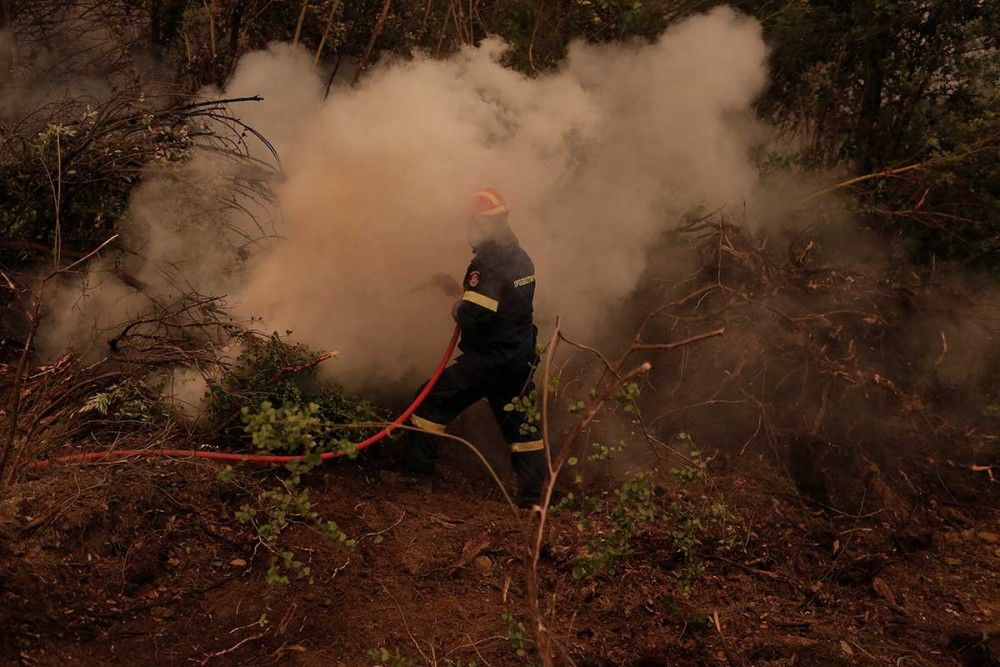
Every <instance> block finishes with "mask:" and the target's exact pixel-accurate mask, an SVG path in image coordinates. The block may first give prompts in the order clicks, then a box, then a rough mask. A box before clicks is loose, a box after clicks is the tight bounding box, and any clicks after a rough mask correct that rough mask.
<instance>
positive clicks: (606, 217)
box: [50, 8, 767, 386]
mask: <svg viewBox="0 0 1000 667" xmlns="http://www.w3.org/2000/svg"><path fill="white" fill-rule="evenodd" d="M503 55H504V45H503V44H502V43H501V42H499V41H498V40H495V39H489V40H486V41H484V42H483V43H482V44H481V45H479V46H478V47H466V48H464V49H463V50H461V51H460V52H459V53H457V54H456V55H454V56H453V57H450V58H448V59H446V60H437V59H432V58H429V57H417V58H414V59H412V60H409V61H405V62H394V63H390V64H386V65H383V66H380V67H378V68H376V69H374V70H373V71H372V72H370V74H369V75H368V76H367V77H366V78H365V80H364V81H363V82H362V83H361V85H359V86H358V87H356V88H352V89H334V90H333V91H332V92H331V93H330V95H329V96H328V97H327V98H326V99H325V100H324V99H323V92H324V86H323V81H322V78H321V73H320V72H317V71H316V70H314V69H313V67H312V61H311V58H310V57H308V56H307V55H306V54H305V52H303V51H300V50H299V49H297V48H296V47H293V46H290V45H287V44H275V45H272V46H271V47H270V48H269V49H267V50H266V51H263V52H257V53H253V54H250V55H248V56H246V57H245V58H244V59H243V60H242V61H241V62H240V64H239V66H238V68H237V69H236V71H235V73H234V76H233V77H232V80H231V81H230V83H229V85H228V86H227V87H226V90H225V91H224V94H225V95H226V96H227V97H239V96H249V95H258V94H259V95H261V96H262V97H263V98H264V101H263V102H261V103H259V104H251V105H246V106H242V107H240V109H239V112H240V114H241V118H242V119H243V120H244V121H246V122H247V123H248V124H249V125H251V126H253V127H254V128H256V129H257V130H259V131H260V132H261V133H263V135H265V136H266V137H268V139H269V140H270V141H271V142H273V144H274V146H275V148H276V149H277V151H278V154H279V156H280V159H281V164H282V168H283V174H284V178H283V179H282V182H281V183H280V184H279V185H278V187H277V202H276V209H275V211H274V212H273V213H274V217H275V218H276V219H280V222H279V223H277V227H276V230H275V231H276V232H277V234H278V236H280V239H279V240H275V241H273V242H269V243H268V246H267V248H266V249H264V250H259V249H258V250H253V251H252V254H251V256H250V259H249V260H248V261H246V262H245V263H241V264H240V265H239V266H240V268H239V269H234V268H232V267H233V266H234V264H233V258H232V256H231V255H229V254H227V253H231V251H232V248H233V247H234V243H233V242H232V239H231V238H229V239H228V240H227V238H228V237H227V236H226V235H227V234H230V233H231V232H228V231H227V232H218V231H217V229H216V228H215V227H212V229H213V230H216V231H214V232H213V233H218V235H219V236H218V239H216V240H212V239H210V238H208V236H209V235H208V234H207V233H206V231H205V225H204V224H201V225H200V226H199V224H198V222H197V221H192V219H191V217H192V216H191V211H190V210H188V207H187V206H186V205H185V204H184V197H187V198H190V197H193V196H196V195H195V194H192V193H197V192H199V191H202V190H204V189H206V188H210V185H207V184H206V182H208V183H210V181H211V173H212V169H213V168H214V167H218V165H217V164H215V163H213V162H212V161H210V160H209V159H208V158H204V159H201V158H199V159H196V160H195V162H194V163H193V164H191V165H188V166H187V167H185V168H184V169H183V170H182V172H181V173H177V174H173V175H172V176H170V178H167V177H154V178H151V179H148V180H147V182H146V183H145V184H144V185H143V186H142V187H141V188H140V189H139V190H138V191H137V193H136V194H135V196H134V198H133V201H132V205H131V208H130V212H129V215H128V218H129V223H128V224H129V226H130V227H131V229H132V234H131V235H130V237H132V238H135V239H141V240H142V244H143V252H144V253H145V254H146V255H147V256H148V257H150V258H151V259H150V260H149V262H147V264H146V265H145V266H144V267H142V269H141V270H140V271H139V274H140V278H141V279H143V280H145V281H147V282H149V283H150V284H153V285H157V286H159V287H160V288H162V289H172V288H173V287H176V286H173V287H168V286H167V285H166V284H165V283H164V281H163V280H157V278H156V275H158V270H157V269H156V267H157V266H161V265H163V263H169V264H170V265H172V266H176V267H179V268H180V269H181V273H182V274H183V275H185V276H186V279H187V280H189V281H191V283H192V284H193V285H194V286H195V287H197V288H198V289H200V290H202V291H205V292H215V293H219V292H224V293H226V294H227V295H228V301H229V303H230V305H231V306H232V307H234V308H235V309H236V311H237V312H238V313H239V314H241V315H243V316H253V317H258V318H261V319H262V321H263V323H264V325H265V326H266V327H267V328H269V329H273V330H277V331H284V330H286V329H290V330H293V331H294V335H295V338H297V339H298V340H301V341H303V342H305V343H307V344H309V345H311V346H314V347H316V348H319V349H324V350H328V349H336V350H339V351H340V356H339V359H338V360H337V361H336V362H331V364H328V365H329V366H331V370H333V371H334V372H335V373H336V375H337V377H338V379H340V380H342V381H344V382H346V383H348V384H351V385H354V386H374V385H375V384H384V383H391V382H396V381H399V380H406V381H412V380H413V379H415V378H416V377H417V376H419V375H420V374H421V373H424V372H426V370H427V369H428V368H429V367H430V366H431V365H432V364H433V360H434V359H435V357H436V355H437V353H438V351H439V349H440V347H441V346H442V345H443V344H444V341H445V340H446V339H447V334H448V331H449V329H450V327H451V326H452V324H451V321H450V318H449V315H448V313H449V306H450V303H449V299H448V298H447V297H445V296H444V295H442V294H440V293H438V292H437V291H435V290H434V289H433V288H432V287H430V286H429V284H428V280H429V277H430V276H432V275H433V274H435V273H437V272H442V271H443V272H447V273H450V274H452V275H455V276H456V277H457V278H461V275H462V272H463V270H464V268H465V266H466V264H467V262H468V260H469V258H470V251H469V248H468V246H467V245H466V243H465V232H464V221H465V215H466V212H467V208H468V205H469V198H470V195H471V193H472V192H473V191H474V190H475V189H477V188H479V187H483V186H488V187H493V188H496V189H497V190H499V191H500V192H501V193H503V194H504V196H505V197H506V199H507V200H508V203H509V206H510V208H511V210H512V213H511V224H512V227H513V229H514V230H515V232H516V233H517V234H518V236H519V237H520V239H521V242H522V244H523V245H524V246H525V248H526V249H527V250H528V252H529V253H530V254H531V255H532V257H533V259H534V261H535V264H536V269H537V271H536V273H537V276H538V299H537V300H538V303H537V307H538V320H539V322H540V324H541V326H542V328H543V330H544V329H545V327H546V325H547V324H551V322H552V321H553V320H554V318H555V316H556V315H559V316H561V317H562V318H563V321H564V323H565V326H566V327H568V328H569V329H570V330H571V331H573V332H574V333H575V334H576V335H579V336H584V337H585V336H587V335H589V334H590V333H591V332H593V331H594V330H596V329H597V327H599V326H600V324H601V322H602V320H603V319H604V318H609V317H614V314H615V310H616V308H618V307H619V305H620V304H621V302H622V301H623V300H624V299H625V298H626V297H627V296H628V295H629V294H630V293H631V292H632V290H633V289H634V288H635V287H636V285H637V281H638V280H639V278H640V276H641V274H642V272H643V270H644V267H645V257H646V251H647V249H648V247H649V246H650V245H651V244H652V243H654V242H656V241H657V240H658V239H659V236H660V234H661V233H662V230H663V229H664V227H665V225H667V224H669V223H670V222H672V221H675V220H677V219H678V218H679V217H680V216H681V215H683V214H684V213H685V212H687V211H689V210H691V209H692V208H694V207H697V206H711V207H713V208H715V207H718V206H733V207H739V210H741V211H742V210H744V209H746V210H748V211H749V212H750V213H749V214H748V218H749V219H750V220H753V219H754V210H755V209H754V205H755V204H754V202H755V201H758V200H760V198H759V197H758V193H757V189H758V176H757V170H756V169H755V168H754V166H753V164H752V163H751V160H750V149H751V146H752V141H753V137H754V135H755V134H756V132H757V128H756V127H755V124H754V121H753V118H752V112H751V104H752V103H753V101H754V99H755V98H756V97H757V96H758V95H759V93H760V92H761V90H762V88H763V86H764V84H765V82H766V74H767V69H766V58H767V49H766V47H765V45H764V42H763V39H762V35H761V28H760V25H759V24H758V23H757V22H756V21H754V20H752V19H749V18H746V17H743V16H741V15H739V14H737V13H736V12H734V11H733V10H731V9H728V8H719V9H715V10H713V11H711V12H710V13H707V14H703V15H699V16H696V17H693V18H690V19H688V20H686V21H684V22H682V23H679V24H677V25H676V26H674V27H673V28H671V29H670V30H668V31H667V32H666V33H665V34H663V35H662V36H661V37H660V38H659V39H658V40H657V41H655V42H654V43H641V44H639V43H637V44H630V45H608V46H594V45H586V44H580V43H578V44H575V45H573V46H572V47H571V48H570V50H569V53H568V54H567V57H566V59H565V61H564V63H563V64H562V65H561V66H560V67H559V68H558V69H557V70H556V71H554V72H552V73H548V74H543V75H540V76H537V77H534V78H529V77H526V76H524V75H522V74H520V73H517V72H515V71H513V70H511V69H509V68H507V67H505V66H504V65H503ZM260 148H261V157H265V156H264V155H263V147H260ZM220 215H224V216H225V217H226V219H227V221H226V229H227V230H231V229H240V228H243V229H247V228H249V227H250V225H251V222H250V221H249V220H247V219H244V218H243V217H241V214H240V213H239V212H238V211H234V210H229V211H225V212H223V213H220ZM114 292H115V294H114V296H113V298H108V297H105V298H97V300H96V302H95V303H94V304H92V305H93V306H98V305H99V306H100V307H91V306H86V305H80V304H79V302H78V301H76V300H73V301H72V303H73V305H74V308H72V309H65V308H64V310H63V313H64V314H65V315H64V317H62V318H60V323H59V330H58V331H56V332H55V333H53V334H51V337H50V340H51V341H58V342H65V341H66V340H72V339H74V338H78V337H79V335H80V333H81V332H82V331H84V330H88V329H89V327H90V325H89V324H86V325H81V322H89V320H87V318H88V317H90V318H93V317H94V314H95V313H98V314H99V315H100V317H101V319H103V320H105V321H107V320H108V318H109V317H111V316H110V315H109V313H112V312H113V313H115V315H116V316H122V315H124V314H125V313H126V312H128V311H129V310H130V309H132V308H138V307H139V306H138V302H133V301H130V297H128V295H127V294H125V292H127V290H125V289H124V288H121V289H119V288H114ZM107 294H109V295H110V294H111V292H110V291H109V292H107ZM112 302H113V304H114V307H112V305H113V304H112ZM68 304H69V301H67V302H66V304H65V305H68ZM130 304H131V305H130ZM60 331H61V332H62V333H60ZM67 332H73V333H71V334H70V333H67Z"/></svg>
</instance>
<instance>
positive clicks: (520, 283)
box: [514, 274, 535, 287]
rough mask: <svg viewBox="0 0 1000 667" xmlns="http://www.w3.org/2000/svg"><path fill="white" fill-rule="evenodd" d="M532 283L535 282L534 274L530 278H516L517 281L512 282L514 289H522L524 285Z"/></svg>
mask: <svg viewBox="0 0 1000 667" xmlns="http://www.w3.org/2000/svg"><path fill="white" fill-rule="evenodd" d="M533 282H535V276H534V274H532V275H530V276H525V277H523V278H518V279H517V280H515V281H514V287H524V286H525V285H530V284H531V283H533Z"/></svg>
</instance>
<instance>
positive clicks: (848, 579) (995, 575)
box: [0, 462, 1000, 666]
mask: <svg viewBox="0 0 1000 667" xmlns="http://www.w3.org/2000/svg"><path fill="white" fill-rule="evenodd" d="M924 466H925V469H924V472H925V474H926V477H927V478H928V479H936V480H938V483H939V489H938V491H939V492H937V493H934V494H932V495H928V494H925V493H916V494H911V496H906V497H904V496H902V495H901V496H900V497H899V498H897V499H896V500H895V501H894V502H896V503H897V505H896V506H892V504H891V502H887V501H886V498H885V495H886V494H885V493H880V492H879V489H878V488H877V487H878V486H879V481H878V480H868V482H867V486H866V489H868V491H867V492H866V493H867V494H868V497H869V498H870V500H869V502H867V503H864V504H863V505H864V506H862V507H860V508H859V511H857V512H846V511H842V510H835V509H832V508H829V507H823V506H821V504H820V503H817V502H815V501H809V500H805V499H803V498H801V497H800V496H799V495H798V492H796V491H795V488H794V485H789V484H787V483H786V482H784V481H783V480H782V479H781V477H780V476H778V475H767V474H751V473H749V472H747V471H746V470H744V471H742V472H741V473H739V474H737V473H735V472H729V473H726V472H722V473H719V474H716V475H714V476H713V477H712V483H711V488H710V489H708V488H706V489H702V490H693V489H690V488H686V487H678V486H671V485H666V484H665V485H664V486H658V487H657V488H656V491H655V496H656V500H657V503H658V505H659V506H662V507H669V506H670V504H671V503H673V502H676V501H678V500H684V499H687V500H690V499H691V498H695V499H697V498H698V497H699V496H698V494H699V493H702V492H704V493H707V494H712V498H713V501H714V500H715V499H718V500H720V501H721V502H724V503H725V504H726V506H727V507H728V508H729V510H730V511H731V512H732V514H733V515H734V516H735V517H738V533H737V535H738V539H737V540H736V541H737V544H736V545H735V548H730V549H728V550H723V549H721V548H717V545H713V544H712V543H711V540H706V541H705V544H703V545H701V547H700V550H699V552H698V553H699V555H698V557H697V559H698V565H700V566H703V567H704V571H703V572H701V573H700V574H697V575H696V576H695V577H694V578H693V580H692V581H693V584H692V586H691V589H690V592H689V593H688V594H685V593H684V591H683V590H682V587H681V583H680V580H679V577H678V572H679V571H680V568H681V567H682V566H683V565H684V564H685V562H686V561H685V559H684V557H683V555H682V554H679V553H678V551H677V549H676V548H675V546H674V542H673V541H672V539H671V531H672V530H673V529H674V528H675V526H672V525H670V521H669V519H663V520H657V521H654V522H653V523H651V524H650V525H648V526H646V527H644V528H643V530H642V532H641V533H640V534H639V535H637V537H636V538H635V539H634V540H633V541H632V544H633V551H634V553H632V554H631V555H629V556H626V557H623V558H621V559H619V560H618V562H617V563H616V564H615V567H614V568H613V569H611V570H608V571H605V572H602V573H600V574H598V575H597V576H595V577H593V578H584V579H576V578H574V577H573V576H572V571H573V563H574V559H575V557H576V556H577V555H578V554H579V550H580V548H581V547H582V546H583V545H584V544H585V543H586V542H587V541H588V539H590V538H591V537H592V534H591V535H588V534H585V533H582V532H581V531H580V530H579V529H578V528H577V525H576V520H575V519H574V517H573V516H571V515H570V514H569V513H567V512H562V513H558V514H556V515H555V516H554V517H553V529H552V532H551V533H550V534H549V537H548V541H547V544H546V547H545V548H544V549H543V553H542V559H541V566H540V569H541V575H542V581H543V589H544V591H543V592H544V595H543V598H544V603H545V606H546V619H545V622H546V624H547V626H548V627H549V628H550V629H551V632H552V633H553V635H554V637H555V638H556V640H557V643H558V645H559V646H560V647H561V648H560V650H561V651H563V654H562V657H561V658H560V661H561V662H563V663H565V664H570V661H572V663H573V664H576V665H716V664H723V665H725V664H731V665H856V664H872V665H875V664H892V665H900V666H902V665H996V664H998V662H997V660H998V656H1000V536H998V532H1000V512H998V507H1000V503H998V497H1000V494H998V493H997V491H998V485H997V484H996V483H993V482H991V481H990V480H989V479H988V478H987V477H986V476H985V475H983V474H981V473H976V472H974V471H969V470H964V469H956V468H952V467H949V466H947V465H946V464H938V463H933V462H927V463H925V464H924ZM445 467H446V468H447V466H445ZM217 470H218V469H217V468H216V467H214V466H211V465H206V464H199V463H191V462H185V463H179V462H163V463H155V464H154V463H148V462H147V463H142V464H110V465H100V466H89V467H60V468H56V469H53V470H50V471H47V472H44V473H40V474H37V475H34V476H33V477H32V478H29V479H27V480H25V481H23V482H21V483H19V484H18V485H17V486H16V487H15V488H14V489H12V490H11V491H12V493H8V494H7V495H6V499H5V500H3V501H2V503H0V600H2V602H0V662H3V663H23V664H39V665H56V664H167V665H188V664H210V665H273V664H279V665H280V664H286V665H372V664H379V661H377V660H373V659H372V658H370V657H369V651H371V650H372V649H381V648H385V649H387V650H388V651H389V652H390V653H391V654H393V655H397V654H398V656H400V658H399V659H398V660H397V661H396V662H392V661H389V662H387V663H386V664H396V665H404V664H415V665H419V664H438V665H458V664H461V665H467V664H469V663H470V662H475V664H477V665H521V664H537V660H536V659H535V657H534V655H533V652H532V645H531V642H530V634H531V633H530V632H529V631H527V630H525V629H524V628H527V627H528V626H529V623H530V621H529V619H528V617H527V615H526V612H525V609H526V605H525V593H524V565H523V561H522V554H523V546H522V545H523V544H524V532H523V527H522V525H521V523H520V519H517V518H515V517H514V516H513V514H512V512H511V510H510V508H509V507H508V506H507V505H505V504H504V503H502V502H500V501H498V500H497V499H495V498H491V496H495V493H491V492H490V491H489V490H488V487H486V486H484V485H482V484H480V482H479V481H478V480H475V481H473V482H468V481H466V482H465V483H463V482H462V481H461V480H463V479H466V478H459V480H460V481H457V482H456V481H455V479H456V477H457V475H456V474H455V473H454V471H452V472H451V475H450V480H451V481H449V476H448V474H446V476H445V477H446V478H445V480H444V481H443V482H442V483H441V484H440V486H441V488H440V489H439V490H437V491H436V492H435V493H434V494H431V495H427V494H424V493H420V492H418V491H415V490H410V489H406V488H401V487H398V486H394V485H391V484H388V483H385V482H381V481H379V480H378V477H377V475H376V474H375V472H374V471H373V470H372V468H371V467H370V465H369V464H364V463H357V462H352V463H340V464H337V465H335V466H331V467H330V468H328V469H325V470H323V471H321V472H320V473H319V474H316V475H315V476H314V478H313V481H312V482H311V484H312V485H313V494H314V501H315V503H316V506H317V509H318V510H319V511H320V513H321V514H322V516H323V517H325V518H331V519H334V520H335V521H337V522H338V523H339V524H340V526H341V527H342V528H343V529H344V530H345V531H346V532H347V533H348V534H349V535H350V536H351V537H353V538H354V539H356V540H357V546H356V548H354V549H353V550H349V549H345V548H343V547H340V546H337V545H336V544H333V543H331V542H330V541H327V540H325V539H324V538H322V537H320V536H319V535H318V534H316V533H314V532H313V531H311V530H309V529H308V528H306V527H294V528H293V529H292V530H291V531H290V532H289V537H290V543H291V544H292V545H294V546H295V547H296V551H297V553H298V554H299V557H300V558H301V559H302V560H304V561H307V562H308V564H309V565H310V567H311V569H312V573H311V577H312V582H309V581H307V580H293V581H292V582H291V583H290V584H288V585H269V584H267V583H266V582H265V575H266V571H267V568H268V566H267V561H268V555H267V554H266V553H265V552H264V550H263V549H262V548H260V547H257V543H256V541H255V539H254V534H253V532H252V531H251V530H249V529H248V528H247V527H245V526H243V525H240V524H238V523H237V522H235V521H234V520H233V514H234V512H235V511H236V510H237V509H238V508H239V505H240V504H241V503H242V502H244V501H245V499H246V497H247V496H246V490H245V487H246V485H254V484H260V483H263V482H266V479H267V476H268V474H272V475H273V474H274V473H263V472H254V473H251V474H249V475H248V476H246V477H245V478H244V477H243V476H239V477H238V478H237V479H236V480H235V481H231V482H222V481H219V480H218V479H217ZM909 477H911V478H912V477H913V475H912V474H911V475H910V476H909ZM592 492H593V493H594V494H596V495H600V491H599V490H593V491H592ZM664 516H669V515H668V514H665V515H664ZM604 529H606V526H605V528H602V527H601V525H597V526H596V527H593V528H590V529H589V530H590V531H591V533H593V531H597V532H600V531H601V530H604ZM687 564H690V563H687ZM508 614H509V615H510V617H507V618H505V617H504V615H508ZM518 623H522V624H523V627H522V626H520V625H518ZM408 661H412V662H408ZM449 661H450V662H449Z"/></svg>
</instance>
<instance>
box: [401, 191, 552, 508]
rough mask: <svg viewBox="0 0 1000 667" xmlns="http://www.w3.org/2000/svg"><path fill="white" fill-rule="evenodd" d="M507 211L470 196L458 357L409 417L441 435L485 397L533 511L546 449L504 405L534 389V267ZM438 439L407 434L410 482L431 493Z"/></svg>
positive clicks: (497, 200) (498, 201) (521, 496)
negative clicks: (469, 256) (468, 249)
mask: <svg viewBox="0 0 1000 667" xmlns="http://www.w3.org/2000/svg"><path fill="white" fill-rule="evenodd" d="M508 212H509V211H508V208H507V205H506V203H505V202H504V200H503V198H502V197H501V196H500V194H499V193H497V192H496V191H495V190H491V189H484V190H480V191H479V192H477V193H476V194H475V196H474V197H473V210H472V213H471V215H470V216H469V220H468V223H467V225H468V227H467V230H468V240H469V245H471V246H472V251H473V257H472V262H471V263H470V264H469V268H468V270H467V271H466V272H465V279H464V281H463V284H462V286H461V289H458V284H457V281H453V282H454V290H453V291H454V293H455V296H456V297H460V299H459V300H458V301H456V303H455V305H454V307H453V309H452V315H453V317H454V318H455V321H456V322H458V325H459V328H460V329H461V339H460V341H459V349H460V350H461V351H462V354H461V355H460V356H459V357H458V358H457V359H455V361H454V362H453V363H452V364H451V365H449V366H448V367H447V368H446V369H445V371H444V374H443V375H442V376H441V379H440V380H439V381H438V383H437V385H436V386H435V387H434V389H433V390H432V391H431V393H430V394H429V395H428V396H427V399H426V400H425V401H424V402H423V404H421V406H420V407H419V408H418V409H417V411H416V412H415V413H414V415H413V416H412V417H411V418H410V421H411V423H412V425H414V426H417V427H419V428H421V429H423V430H425V431H431V432H436V433H443V432H444V430H445V428H446V427H447V426H448V424H449V423H450V422H451V421H452V420H454V419H455V418H456V417H458V415H459V414H460V413H461V412H462V411H463V410H465V409H466V408H468V407H469V406H470V405H472V404H473V403H475V402H477V401H479V400H480V399H482V398H485V399H486V400H487V401H488V402H489V404H490V409H491V410H492V411H493V415H494V416H495V417H496V420H497V422H499V424H500V430H501V431H502V432H503V436H504V439H505V440H506V441H507V444H508V445H509V446H510V454H511V463H512V465H513V468H514V472H515V473H516V475H517V484H518V493H517V502H518V505H519V506H521V507H531V506H532V505H535V504H537V503H538V501H539V497H540V494H541V490H542V485H543V483H544V481H545V477H546V475H545V471H546V468H547V465H546V462H545V451H544V449H545V444H544V442H543V441H542V439H541V436H540V435H539V434H538V432H537V430H535V429H531V428H529V426H530V425H529V424H527V423H525V413H524V412H523V411H518V410H511V409H510V408H509V407H508V406H510V405H511V401H512V400H513V399H514V398H517V397H520V396H528V395H529V394H530V393H531V391H532V390H533V389H534V384H533V382H532V379H531V378H532V374H533V372H534V369H535V367H536V366H537V364H538V353H537V350H536V338H537V334H538V329H537V328H536V327H535V324H534V321H533V318H532V314H533V309H532V301H533V298H534V295H535V267H534V265H533V264H532V262H531V258H530V257H528V254H527V253H526V252H525V251H524V250H523V249H522V248H521V245H520V244H519V243H518V240H517V237H516V236H515V235H514V232H513V230H511V228H510V225H509V224H508V222H507V215H508ZM439 440H440V438H436V437H434V436H433V435H430V434H427V433H419V432H415V431H414V432H411V435H410V452H409V474H410V476H411V480H410V481H411V483H412V484H416V485H420V486H422V487H424V488H425V489H429V488H430V478H431V474H432V473H433V471H434V464H435V460H436V458H437V455H436V451H435V449H436V447H437V445H438V441H439Z"/></svg>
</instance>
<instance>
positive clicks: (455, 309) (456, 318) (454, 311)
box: [451, 299, 462, 322]
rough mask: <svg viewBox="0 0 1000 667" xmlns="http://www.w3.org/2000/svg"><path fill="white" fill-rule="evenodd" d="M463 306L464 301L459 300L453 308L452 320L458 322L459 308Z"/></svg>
mask: <svg viewBox="0 0 1000 667" xmlns="http://www.w3.org/2000/svg"><path fill="white" fill-rule="evenodd" d="M461 305H462V300H461V299H459V300H457V301H456V302H455V303H453V304H452V306H451V319H453V320H455V321H456V322H458V307H459V306H461Z"/></svg>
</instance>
